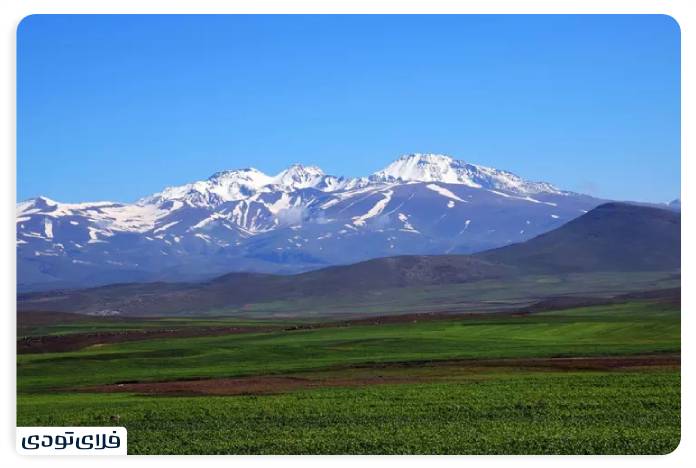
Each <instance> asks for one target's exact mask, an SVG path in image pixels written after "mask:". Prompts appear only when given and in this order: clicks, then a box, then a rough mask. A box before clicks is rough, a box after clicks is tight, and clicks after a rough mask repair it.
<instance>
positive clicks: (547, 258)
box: [473, 203, 681, 273]
mask: <svg viewBox="0 0 696 468" xmlns="http://www.w3.org/2000/svg"><path fill="white" fill-rule="evenodd" d="M680 255H681V217H680V215H679V213H676V212H674V211H670V210H665V209H659V208H654V207H649V206H641V205H631V204H626V203H607V204H604V205H601V206H598V207H597V208H595V209H594V210H592V211H590V212H588V213H586V214H585V215H583V216H580V217H579V218H576V219H574V220H572V221H570V222H568V223H566V224H564V225H563V226H561V227H560V228H558V229H555V230H553V231H550V232H547V233H545V234H542V235H540V236H538V237H535V238H534V239H530V240H528V241H527V242H523V243H520V244H513V245H508V246H506V247H501V248H498V249H494V250H488V251H486V252H481V253H479V254H475V255H473V257H475V258H478V259H480V260H486V261H489V262H493V263H504V264H506V265H509V266H513V267H516V268H518V269H519V270H521V271H524V272H527V273H567V272H598V271H658V270H674V269H679V268H680Z"/></svg>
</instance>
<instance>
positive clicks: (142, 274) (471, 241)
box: [17, 154, 602, 289]
mask: <svg viewBox="0 0 696 468" xmlns="http://www.w3.org/2000/svg"><path fill="white" fill-rule="evenodd" d="M600 203H602V200H599V199H595V198H592V197H589V196H585V195H581V194H577V193H572V192H566V191H562V190H560V189H558V188H556V187H554V186H553V185H551V184H548V183H545V182H530V181H526V180H523V179H522V178H520V177H518V176H516V175H515V174H512V173H510V172H506V171H501V170H497V169H493V168H489V167H484V166H479V165H475V164H469V163H466V162H464V161H459V160H455V159H453V158H451V157H449V156H445V155H437V154H410V155H405V156H403V157H401V158H399V159H397V160H396V161H394V162H393V163H391V164H390V165H388V166H387V167H386V168H384V169H383V170H381V171H378V172H376V173H374V174H372V175H370V176H369V177H360V178H346V177H337V176H332V175H327V174H325V173H324V172H323V171H322V170H321V169H319V168H318V167H314V166H302V165H299V164H295V165H292V166H290V167H289V168H288V169H286V170H284V171H282V172H280V173H279V174H277V175H275V176H270V175H267V174H264V173H262V172H261V171H258V170H256V169H253V168H248V169H237V170H229V171H223V172H218V173H215V174H213V175H212V176H211V177H210V178H208V179H207V180H202V181H197V182H193V183H190V184H186V185H182V186H177V187H168V188H165V189H164V190H162V191H161V192H158V193H156V194H153V195H150V196H147V197H145V198H142V199H140V200H138V201H137V202H135V203H132V204H124V203H114V202H94V203H79V204H71V203H60V202H56V201H53V200H50V199H48V198H45V197H39V198H36V199H31V200H27V201H24V202H21V203H18V205H17V252H18V265H19V267H18V278H19V284H20V288H22V289H32V288H45V287H61V286H84V285H88V284H102V283H108V282H121V281H143V280H159V279H162V280H194V279H200V278H205V277H211V276H214V275H217V274H221V273H226V272H230V271H257V272H276V273H290V272H298V271H303V270H308V269H313V268H319V267H323V266H328V265H334V264H344V263H352V262H356V261H360V260H365V259H369V258H374V257H381V256H391V255H402V254H441V253H471V252H476V251H480V250H484V249H488V248H493V247H498V246H502V245H506V244H510V243H514V242H521V241H524V240H527V239H529V238H531V237H534V236H536V235H538V234H541V233H543V232H546V231H549V230H551V229H554V228H556V227H558V226H560V225H561V224H563V223H565V222H567V221H568V220H570V219H573V218H575V217H577V216H580V215H581V214H583V213H584V212H586V211H588V210H590V209H591V208H594V207H595V206H597V205H598V204H600Z"/></svg>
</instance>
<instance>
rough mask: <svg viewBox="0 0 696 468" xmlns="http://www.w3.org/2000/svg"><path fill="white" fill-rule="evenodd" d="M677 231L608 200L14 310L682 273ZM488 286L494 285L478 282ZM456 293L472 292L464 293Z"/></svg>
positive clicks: (175, 309) (644, 211) (22, 302)
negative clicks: (375, 249) (430, 243)
mask: <svg viewBox="0 0 696 468" xmlns="http://www.w3.org/2000/svg"><path fill="white" fill-rule="evenodd" d="M680 232H681V216H680V214H679V213H677V212H674V211H672V210H668V209H659V208H653V207H647V206H639V205H630V204H621V203H607V204H603V205H601V206H599V207H597V208H595V209H593V210H591V211H590V212H588V213H587V214H584V215H582V216H580V217H579V218H577V219H575V220H572V221H570V222H568V223H566V224H564V225H563V226H561V227H560V228H558V229H555V230H553V231H550V232H548V233H545V234H542V235H539V236H537V237H535V238H533V239H530V240H527V241H525V242H521V243H516V244H513V245H509V246H506V247H502V248H498V249H493V250H489V251H485V252H481V253H477V254H473V255H435V256H420V255H416V256H414V255H411V256H397V257H386V258H379V259H373V260H368V261H365V262H359V263H356V264H352V265H345V266H333V267H327V268H323V269H319V270H314V271H310V272H306V273H300V274H295V275H271V274H260V273H228V274H226V275H222V276H220V277H217V278H214V279H212V280H209V281H204V282H200V283H165V282H157V283H124V284H115V285H109V286H102V287H97V288H90V289H82V290H69V291H55V292H34V293H26V294H20V295H19V296H18V303H17V307H18V310H19V311H35V310H42V311H51V312H79V313H87V314H118V315H159V314H161V315H169V314H180V313H188V314H190V313H194V314H195V313H210V312H211V311H215V310H218V311H220V310H228V311H229V310H241V309H246V308H247V307H249V306H250V305H254V304H265V308H269V307H271V308H272V307H273V306H272V304H273V303H274V302H275V301H288V300H291V301H292V300H307V299H308V298H317V297H326V298H327V301H329V302H328V303H332V301H333V302H336V300H337V298H339V297H342V296H344V297H350V298H351V299H350V302H351V303H352V304H355V303H356V302H359V300H360V298H362V297H363V296H365V295H368V294H370V295H373V296H374V297H375V298H377V300H380V299H379V298H380V296H382V295H381V294H380V293H379V291H382V292H385V291H388V290H390V289H391V290H393V289H394V288H399V289H398V290H399V291H404V292H402V293H398V294H397V295H396V296H397V297H398V296H402V295H407V294H408V293H407V292H405V291H406V289H401V288H411V287H427V286H443V285H452V284H463V283H475V282H478V281H483V280H493V281H503V283H498V286H497V288H498V289H495V287H494V290H496V291H498V292H497V293H496V294H499V293H500V288H501V287H502V286H501V285H503V284H507V285H508V286H506V287H507V288H508V289H509V288H510V284H511V283H509V281H510V280H512V281H514V280H515V278H524V277H530V275H531V276H535V277H539V276H540V275H545V276H544V278H545V280H544V281H549V280H550V279H551V280H554V281H555V279H558V278H560V277H562V276H563V275H568V274H573V273H576V274H578V273H579V274H582V273H587V272H589V273H592V274H597V273H598V274H600V275H601V274H607V273H608V274H611V275H613V276H617V277H623V276H628V274H635V273H640V274H643V275H645V274H648V273H650V272H652V273H654V272H666V273H667V274H668V276H670V275H672V276H674V275H676V276H677V277H678V275H679V270H680V251H681V247H680V244H681V234H680ZM504 281H508V283H504ZM554 281H552V283H551V285H552V284H553V282H554ZM576 281H577V280H576ZM579 281H581V282H582V281H583V280H579ZM604 281H606V278H604V280H603V281H600V282H604ZM571 283H572V281H571ZM479 284H480V283H479ZM542 284H544V285H546V286H545V289H544V292H543V293H542V294H543V295H547V296H548V295H550V294H553V293H554V290H555V289H554V287H552V286H549V284H548V283H546V282H545V283H542ZM576 286H577V285H576ZM486 287H489V288H490V286H483V285H482V286H481V288H482V289H486ZM375 291H377V293H374V292H375ZM375 294H376V295H375ZM460 294H461V293H460ZM523 294H524V293H523ZM533 294H534V293H532V295H533ZM527 295H528V294H527ZM382 297H383V298H385V299H386V297H393V295H387V296H382ZM382 300H384V299H382ZM458 300H460V301H464V302H467V301H471V300H472V298H471V297H467V296H466V294H463V295H458ZM484 302H485V301H484ZM482 304H484V303H480V304H479V306H480V305H482ZM322 309H324V307H322ZM358 309H359V308H358Z"/></svg>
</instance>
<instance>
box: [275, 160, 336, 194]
mask: <svg viewBox="0 0 696 468" xmlns="http://www.w3.org/2000/svg"><path fill="white" fill-rule="evenodd" d="M324 175H325V174H324V171H322V170H321V169H320V168H318V167H317V166H303V165H302V164H298V163H295V164H292V165H291V166H290V167H288V168H287V169H285V170H284V171H282V172H281V173H280V174H278V175H277V176H275V180H274V182H275V183H276V184H278V185H281V186H284V187H292V188H307V187H312V186H314V185H316V184H317V182H318V181H319V180H320V179H321V178H323V177H324Z"/></svg>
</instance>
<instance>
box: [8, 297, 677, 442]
mask: <svg viewBox="0 0 696 468" xmlns="http://www.w3.org/2000/svg"><path fill="white" fill-rule="evenodd" d="M181 320H182V322H179V323H178V325H179V326H194V325H196V320H195V319H181ZM208 321H210V319H208ZM222 321H223V322H225V321H224V320H222ZM156 322H157V321H156V320H153V321H148V322H147V323H144V324H143V326H147V327H152V326H155V325H153V323H156ZM135 323H137V322H133V323H130V322H129V323H128V325H127V326H129V327H133V326H136V327H137V325H134V324H135ZM85 326H86V325H85V324H81V325H79V326H78V329H74V330H70V329H67V328H64V329H61V330H55V329H54V330H52V332H54V333H70V332H71V331H72V332H75V331H79V329H80V327H85ZM82 329H83V330H84V328H82ZM679 352H680V311H679V309H678V307H676V306H673V305H669V304H663V303H652V302H631V303H626V304H618V305H609V306H594V307H586V308H579V309H571V310H563V311H553V312H544V313H535V314H531V315H523V316H513V315H503V314H489V315H485V316H475V317H467V318H461V317H458V318H452V319H447V320H432V321H422V320H418V321H409V322H404V323H389V324H381V325H360V326H358V325H351V326H336V327H327V328H318V329H312V330H296V331H282V330H278V331H271V332H264V333H249V334H240V335H223V336H202V337H196V338H177V339H150V340H146V341H134V342H128V343H117V344H105V345H96V346H91V347H88V348H85V349H82V350H79V351H74V352H66V353H45V354H24V355H19V356H18V368H17V375H18V416H17V417H18V425H109V424H111V425H123V426H126V427H127V428H128V430H129V451H130V453H667V452H670V451H671V450H673V449H674V448H675V447H676V446H677V444H678V442H679V428H680V373H679V367H678V364H677V365H667V366H665V365H655V364H646V365H638V366H626V367H624V366H614V367H607V368H588V369H583V368H581V367H578V368H575V367H572V368H559V367H554V365H551V364H548V365H547V364H544V365H541V366H540V365H528V364H526V363H525V362H526V361H524V360H525V359H526V360H529V359H530V358H556V357H561V356H564V357H591V356H596V357H601V356H617V357H621V356H637V355H641V356H648V355H649V356H675V355H678V354H679ZM500 358H504V359H506V360H507V361H506V363H505V365H497V366H491V365H489V364H490V363H491V362H492V361H491V360H492V359H500ZM515 360H520V361H518V362H517V363H516V361H515ZM549 362H552V361H549ZM571 362H572V361H571ZM600 367H601V366H600ZM269 375H278V376H285V377H288V376H290V377H293V378H294V377H297V378H300V377H307V376H311V377H312V378H313V379H315V380H314V381H322V382H323V381H325V380H330V379H337V378H338V379H344V380H345V379H347V380H346V382H347V383H346V384H345V385H335V386H333V387H324V386H321V385H319V386H317V387H316V388H303V389H298V390H292V391H275V392H270V393H271V394H249V395H226V396H209V395H208V396H159V395H157V396H151V395H148V396H143V395H138V394H137V393H116V392H115V391H114V392H111V393H91V392H87V391H84V390H85V389H81V390H82V391H79V390H80V387H86V386H96V385H106V384H118V383H119V382H133V381H138V382H148V381H151V382H157V381H175V380H181V379H206V378H229V377H242V376H247V377H249V378H251V377H252V376H269ZM377 378H379V379H382V378H386V379H387V380H385V381H384V382H383V383H381V384H379V385H376V384H375V385H373V384H372V383H374V382H373V381H374V380H375V379H377ZM350 379H357V380H355V382H353V381H351V380H350ZM389 379H396V380H397V381H394V380H389ZM398 379H402V381H398ZM114 418H116V419H117V420H118V421H117V422H114Z"/></svg>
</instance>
